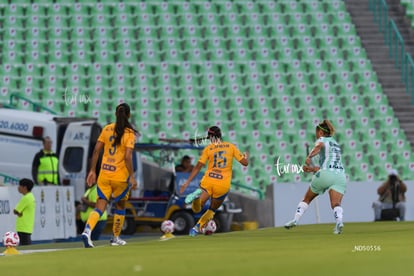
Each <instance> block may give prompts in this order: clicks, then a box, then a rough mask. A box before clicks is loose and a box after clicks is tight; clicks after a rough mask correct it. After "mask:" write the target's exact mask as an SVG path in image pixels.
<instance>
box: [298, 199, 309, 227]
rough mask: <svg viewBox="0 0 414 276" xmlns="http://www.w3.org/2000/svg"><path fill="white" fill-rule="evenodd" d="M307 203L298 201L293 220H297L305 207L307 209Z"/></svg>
mask: <svg viewBox="0 0 414 276" xmlns="http://www.w3.org/2000/svg"><path fill="white" fill-rule="evenodd" d="M308 206H309V205H308V204H307V203H306V202H303V201H301V202H299V204H298V208H297V209H296V213H295V221H296V222H298V221H299V219H300V217H301V216H302V215H303V213H305V211H306V209H308Z"/></svg>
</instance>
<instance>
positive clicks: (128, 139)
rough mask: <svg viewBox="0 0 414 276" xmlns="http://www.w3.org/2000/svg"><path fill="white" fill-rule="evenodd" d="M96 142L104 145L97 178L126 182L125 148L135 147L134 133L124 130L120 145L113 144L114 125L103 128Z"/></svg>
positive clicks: (127, 129) (127, 175)
mask: <svg viewBox="0 0 414 276" xmlns="http://www.w3.org/2000/svg"><path fill="white" fill-rule="evenodd" d="M98 141H100V142H102V143H104V153H103V156H102V165H101V171H100V175H99V177H103V178H106V179H110V180H113V181H121V182H126V181H127V180H128V177H129V173H128V169H127V167H126V165H125V151H126V148H131V149H133V148H134V147H135V133H134V132H133V131H132V130H131V129H129V128H126V129H125V132H124V135H123V136H122V139H121V143H120V144H119V145H116V144H115V123H112V124H109V125H107V126H105V127H104V128H103V130H102V132H101V134H100V135H99V138H98Z"/></svg>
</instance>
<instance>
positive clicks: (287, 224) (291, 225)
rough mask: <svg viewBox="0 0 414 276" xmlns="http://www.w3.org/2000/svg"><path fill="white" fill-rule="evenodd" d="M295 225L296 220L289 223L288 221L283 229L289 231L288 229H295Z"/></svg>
mask: <svg viewBox="0 0 414 276" xmlns="http://www.w3.org/2000/svg"><path fill="white" fill-rule="evenodd" d="M296 225H298V223H297V222H296V220H294V219H292V220H291V221H288V222H287V223H286V224H285V228H286V229H290V228H293V227H295V226H296Z"/></svg>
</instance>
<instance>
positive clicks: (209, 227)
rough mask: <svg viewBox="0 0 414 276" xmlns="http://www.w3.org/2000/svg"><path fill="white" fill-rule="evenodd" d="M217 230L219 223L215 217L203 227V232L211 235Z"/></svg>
mask: <svg viewBox="0 0 414 276" xmlns="http://www.w3.org/2000/svg"><path fill="white" fill-rule="evenodd" d="M216 230H217V224H216V222H215V221H214V219H211V220H209V221H208V222H207V223H206V224H204V227H203V228H202V229H201V232H202V233H203V234H204V235H211V234H213V233H214V232H216Z"/></svg>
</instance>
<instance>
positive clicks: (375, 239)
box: [0, 222, 414, 276]
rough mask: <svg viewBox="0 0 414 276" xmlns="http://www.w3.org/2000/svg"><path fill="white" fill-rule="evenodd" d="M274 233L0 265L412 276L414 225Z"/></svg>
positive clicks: (68, 270) (39, 271)
mask: <svg viewBox="0 0 414 276" xmlns="http://www.w3.org/2000/svg"><path fill="white" fill-rule="evenodd" d="M332 228H333V224H330V225H328V224H319V225H303V226H298V227H296V228H294V229H291V230H286V229H284V228H266V229H259V230H252V231H239V232H231V233H225V234H215V235H212V236H198V237H195V238H191V237H188V236H180V237H177V238H175V239H171V240H168V241H159V240H158V237H154V236H152V237H148V236H147V237H134V238H130V239H128V240H127V241H128V244H127V245H126V246H123V247H111V246H109V245H108V242H107V241H99V242H98V243H96V245H97V246H96V247H95V248H91V249H85V248H83V244H82V243H81V242H73V243H49V244H37V245H32V246H25V247H20V248H18V249H19V250H27V249H63V248H65V250H61V251H55V252H35V253H30V254H21V255H16V256H3V257H0V271H1V275H7V276H10V275H58V276H63V275H97V276H98V275H163V274H166V275H197V276H198V275H215V276H217V275H256V276H259V275H276V274H277V273H278V274H277V275H306V274H309V275H353V276H355V275H412V274H411V273H413V272H412V271H411V269H413V270H414V258H413V257H414V253H413V249H414V223H413V222H376V223H373V222H372V223H348V224H346V225H345V228H344V233H343V234H341V235H333V234H332V231H331V230H332ZM410 271H411V272H410Z"/></svg>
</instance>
